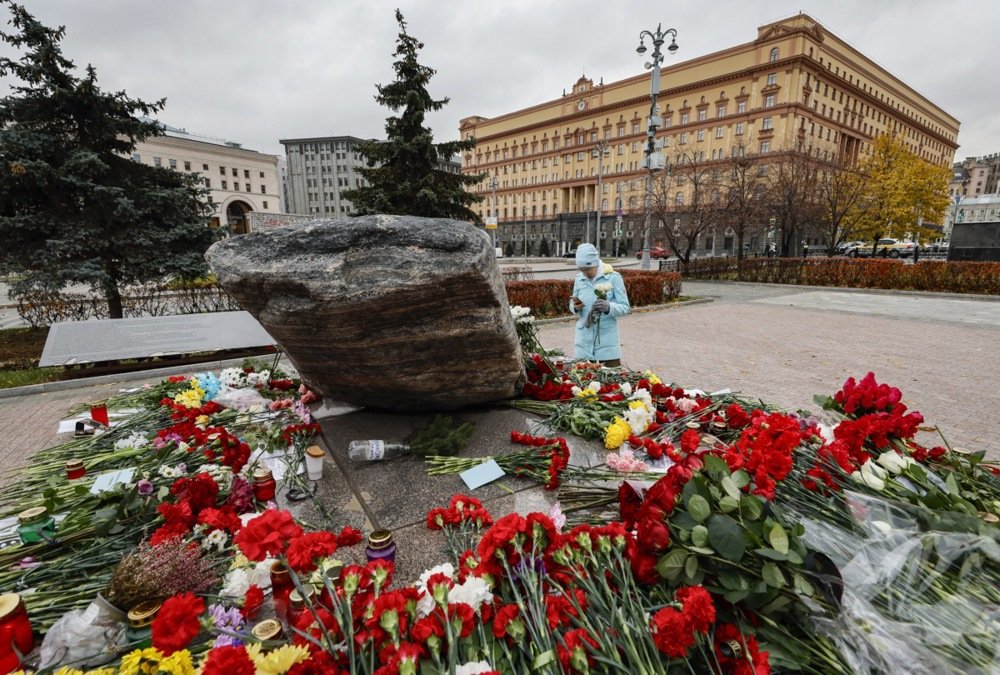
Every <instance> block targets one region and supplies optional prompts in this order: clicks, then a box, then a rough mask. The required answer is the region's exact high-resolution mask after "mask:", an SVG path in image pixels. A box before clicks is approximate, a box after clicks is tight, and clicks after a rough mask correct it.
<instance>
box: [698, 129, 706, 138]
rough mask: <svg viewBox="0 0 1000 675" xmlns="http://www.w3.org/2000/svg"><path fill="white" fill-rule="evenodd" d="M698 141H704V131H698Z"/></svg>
mask: <svg viewBox="0 0 1000 675" xmlns="http://www.w3.org/2000/svg"><path fill="white" fill-rule="evenodd" d="M698 140H699V141H703V140H705V130H704V129H698Z"/></svg>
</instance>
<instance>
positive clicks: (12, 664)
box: [0, 593, 35, 673]
mask: <svg viewBox="0 0 1000 675" xmlns="http://www.w3.org/2000/svg"><path fill="white" fill-rule="evenodd" d="M0 635H2V636H4V639H3V640H0V672H3V673H11V672H14V671H15V670H18V669H19V668H20V667H21V665H22V664H21V657H22V656H26V655H28V654H30V653H31V651H32V650H33V649H34V648H35V634H34V633H33V632H32V630H31V621H30V620H29V619H28V610H27V609H26V608H25V606H24V601H23V600H21V596H20V595H18V594H17V593H4V594H3V595H0ZM15 647H16V648H17V649H16V650H15Z"/></svg>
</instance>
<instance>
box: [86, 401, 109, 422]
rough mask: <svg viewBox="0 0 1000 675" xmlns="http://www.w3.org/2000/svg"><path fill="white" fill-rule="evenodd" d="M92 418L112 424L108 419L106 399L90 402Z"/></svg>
mask: <svg viewBox="0 0 1000 675" xmlns="http://www.w3.org/2000/svg"><path fill="white" fill-rule="evenodd" d="M90 419H92V420H94V421H95V422H100V423H101V424H103V425H104V426H106V427H107V426H111V422H110V421H109V420H108V406H107V403H105V402H104V401H97V402H96V403H91V404H90Z"/></svg>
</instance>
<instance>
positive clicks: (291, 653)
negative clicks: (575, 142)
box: [246, 644, 309, 675]
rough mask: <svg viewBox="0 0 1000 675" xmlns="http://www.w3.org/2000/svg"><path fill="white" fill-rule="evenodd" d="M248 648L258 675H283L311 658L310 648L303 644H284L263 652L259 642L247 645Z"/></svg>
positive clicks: (248, 653)
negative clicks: (297, 664)
mask: <svg viewBox="0 0 1000 675" xmlns="http://www.w3.org/2000/svg"><path fill="white" fill-rule="evenodd" d="M246 650H247V655H248V656H249V657H250V660H251V661H253V665H254V667H255V668H256V670H257V675H282V674H283V673H287V672H288V670H289V669H290V668H291V667H292V666H294V665H295V664H296V663H301V662H302V661H305V660H306V659H308V658H309V650H308V649H307V648H306V647H302V646H292V645H282V646H281V647H278V648H277V649H273V650H271V651H269V652H268V653H267V654H263V653H261V649H260V645H259V644H252V645H247V647H246Z"/></svg>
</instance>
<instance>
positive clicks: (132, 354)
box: [38, 312, 274, 366]
mask: <svg viewBox="0 0 1000 675" xmlns="http://www.w3.org/2000/svg"><path fill="white" fill-rule="evenodd" d="M273 344H274V339H273V338H272V337H271V336H270V335H269V334H268V332H267V331H266V330H264V327H263V326H261V325H260V323H258V322H257V319H255V318H253V316H252V315H251V314H250V313H249V312H212V313H208V314H181V315H178V316H151V317H141V318H137V319H102V320H96V321H60V322H58V323H54V324H52V326H51V327H50V328H49V336H48V339H46V340H45V348H44V349H43V350H42V358H41V360H39V362H38V365H39V366H69V365H73V364H77V363H94V362H98V361H118V360H121V359H141V358H149V357H153V356H167V355H172V354H194V353H198V352H217V351H223V350H226V349H247V348H251V347H265V346H270V345H273Z"/></svg>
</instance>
